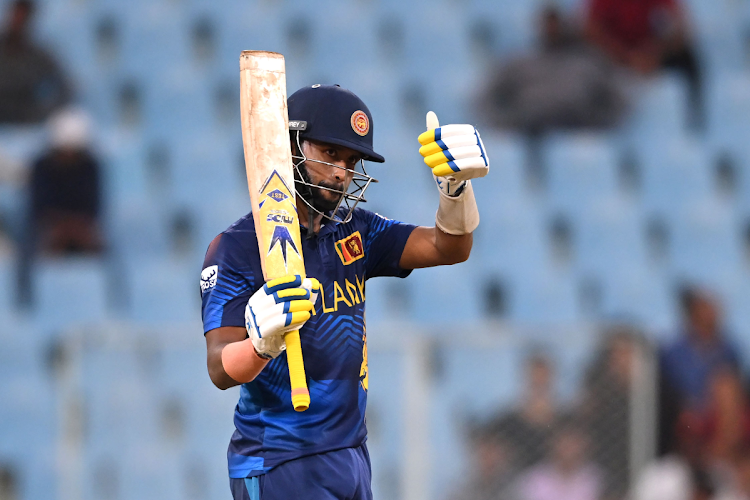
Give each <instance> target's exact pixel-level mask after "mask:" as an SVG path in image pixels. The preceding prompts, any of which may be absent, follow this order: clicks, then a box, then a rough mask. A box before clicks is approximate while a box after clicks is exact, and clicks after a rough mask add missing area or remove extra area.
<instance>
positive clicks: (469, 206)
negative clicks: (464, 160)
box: [435, 181, 479, 235]
mask: <svg viewBox="0 0 750 500" xmlns="http://www.w3.org/2000/svg"><path fill="white" fill-rule="evenodd" d="M435 225H436V226H437V227H438V229H440V230H441V231H443V232H444V233H448V234H454V235H461V234H467V233H472V232H474V230H475V229H476V228H477V226H479V209H478V208H477V201H476V199H475V198H474V188H472V187H471V181H466V187H464V190H463V191H462V192H461V194H460V195H458V196H455V197H452V196H447V195H446V194H445V193H443V191H442V190H441V191H440V204H439V205H438V210H437V214H435Z"/></svg>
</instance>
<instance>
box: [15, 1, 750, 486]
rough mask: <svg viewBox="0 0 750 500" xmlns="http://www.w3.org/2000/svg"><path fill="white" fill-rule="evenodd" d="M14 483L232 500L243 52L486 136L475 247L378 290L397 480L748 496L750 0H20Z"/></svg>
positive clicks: (393, 189)
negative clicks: (230, 241)
mask: <svg viewBox="0 0 750 500" xmlns="http://www.w3.org/2000/svg"><path fill="white" fill-rule="evenodd" d="M0 6H1V7H2V10H0V30H1V31H0V499H2V500H36V499H42V498H43V499H46V500H49V499H60V500H79V499H81V500H83V499H85V500H94V499H97V500H130V499H139V500H146V499H160V500H165V499H178V498H179V499H194V500H202V499H208V498H211V499H220V498H226V499H229V498H230V493H229V488H228V479H227V473H226V446H227V443H228V440H229V437H230V435H231V432H232V429H233V425H232V413H233V408H234V405H235V404H236V401H237V399H238V391H237V390H228V391H225V392H222V391H219V390H218V389H216V388H215V387H213V385H212V384H211V383H210V380H209V378H208V375H207V371H206V367H205V342H204V340H203V338H202V334H201V332H202V326H201V320H200V300H199V298H200V297H199V286H198V284H199V275H200V271H201V264H202V259H203V255H204V252H205V250H206V248H207V246H208V244H209V242H210V241H211V239H212V238H213V237H214V236H215V235H217V234H218V233H219V232H221V231H222V230H224V229H225V228H226V227H227V226H229V224H231V223H232V222H233V221H234V220H236V219H238V218H239V217H241V216H242V215H244V214H245V213H246V212H247V211H248V210H249V202H248V194H247V187H246V180H245V174H244V160H243V156H242V141H241V131H240V119H239V78H238V57H239V54H240V51H241V50H244V49H263V50H271V51H278V52H281V53H283V54H284V55H285V56H286V63H287V78H288V80H287V87H288V89H289V93H291V92H293V91H294V90H296V89H298V88H299V87H301V86H303V85H309V84H314V83H338V84H340V85H342V86H343V87H346V88H348V89H350V90H352V91H354V92H355V93H357V94H358V95H359V96H360V97H361V98H362V99H363V100H364V101H365V102H366V103H367V104H368V106H369V108H370V110H371V111H372V114H373V117H374V118H373V121H374V124H373V128H374V134H375V148H376V150H377V151H379V152H381V153H382V154H383V155H384V156H385V157H386V163H385V164H384V165H369V169H370V173H372V174H373V175H374V176H375V177H376V178H378V179H379V180H380V183H379V184H377V185H374V186H372V187H371V188H370V189H369V190H368V192H367V198H368V200H369V202H368V204H367V205H366V208H368V209H370V210H374V211H377V212H378V213H381V214H383V215H386V216H388V217H392V218H395V219H400V220H405V221H408V222H411V223H418V224H424V225H432V224H433V222H434V213H435V210H436V208H437V193H436V191H435V188H434V186H433V182H432V179H431V176H430V174H429V170H428V169H426V168H425V167H424V165H423V164H422V162H421V157H420V155H419V154H418V152H417V150H418V143H417V141H416V137H417V135H418V134H419V133H420V132H421V131H423V130H424V115H425V112H426V111H428V110H430V109H432V110H434V111H436V112H437V114H438V117H439V118H440V120H441V122H442V123H444V124H445V123H472V124H476V125H477V126H478V127H479V128H480V130H481V132H482V137H483V139H484V144H485V146H486V149H487V151H488V153H489V157H490V158H491V164H492V170H491V172H490V175H489V176H488V177H486V178H484V179H480V180H478V181H476V182H475V191H476V197H477V200H478V204H479V208H480V212H481V217H482V223H481V224H480V226H479V229H478V230H477V231H476V233H475V238H474V241H475V244H474V250H473V253H472V257H471V258H470V259H469V261H468V262H466V263H463V264H460V265H456V266H451V267H447V268H439V269H431V270H418V271H415V272H414V273H413V274H412V275H411V276H410V277H409V278H408V279H406V280H397V279H382V278H381V279H378V280H372V281H369V282H368V283H367V289H366V297H367V310H368V319H369V322H368V330H369V331H368V334H369V335H368V340H369V342H368V344H369V366H370V383H369V388H370V390H369V399H370V402H369V406H368V416H367V420H368V428H369V432H370V434H369V441H368V445H369V447H370V451H371V455H372V461H373V489H374V493H375V497H376V498H381V499H382V498H389V499H397V500H421V499H428V498H431V499H432V498H437V499H446V500H447V499H454V498H462V499H476V500H484V499H500V500H503V499H505V500H547V499H549V500H553V499H554V500H599V499H601V500H623V499H625V498H632V499H635V500H651V499H654V500H657V499H658V500H671V499H674V500H679V499H686V500H697V499H701V500H707V499H722V500H735V499H736V500H741V499H748V498H750V406H748V397H747V394H748V393H747V383H746V382H747V379H746V372H745V369H746V366H747V365H746V360H747V359H748V356H750V307H749V306H750V303H749V302H748V297H750V135H749V131H750V127H748V125H750V2H748V1H747V0H559V1H543V0H433V1H430V2H427V1H425V0H414V1H410V2H407V1H396V0H349V1H346V2H344V1H335V0H319V1H317V2H303V1H300V0H216V1H213V2H208V1H205V0H203V1H201V0H131V1H128V2H124V1H116V0H37V1H35V2H28V1H20V2H16V1H9V0H4V1H2V2H0Z"/></svg>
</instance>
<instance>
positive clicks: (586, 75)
mask: <svg viewBox="0 0 750 500" xmlns="http://www.w3.org/2000/svg"><path fill="white" fill-rule="evenodd" d="M539 21H540V23H539V38H540V42H541V43H540V45H541V46H540V48H539V50H538V51H537V52H536V53H534V54H530V55H527V56H524V57H519V58H517V59H515V60H512V61H510V62H508V63H507V64H504V65H502V66H501V67H500V68H499V69H498V70H496V72H495V74H494V75H490V76H489V82H490V83H489V86H488V88H487V90H486V93H485V95H484V96H483V97H482V101H481V107H480V113H482V114H483V115H484V119H485V121H487V122H488V123H489V124H490V125H493V126H495V127H499V128H508V129H514V130H517V131H520V132H523V133H526V134H529V135H531V136H535V135H538V134H540V133H543V132H546V131H549V130H552V129H560V128H563V129H568V128H601V127H610V126H612V125H614V124H616V123H617V121H618V119H619V118H620V117H621V115H622V113H623V111H624V108H625V99H624V92H623V91H622V89H621V88H620V85H619V83H618V79H617V77H616V72H615V71H613V69H614V68H613V66H612V65H611V64H610V63H609V61H608V60H607V59H606V58H604V57H602V56H601V55H600V54H599V53H598V52H597V51H595V50H592V49H591V48H590V47H588V46H587V45H585V44H584V43H582V42H581V40H580V39H579V37H578V36H576V35H574V34H573V33H571V31H570V29H569V27H568V26H567V25H566V23H565V22H564V21H563V19H562V18H561V15H560V12H559V11H558V10H557V9H556V8H554V7H547V8H546V9H544V10H543V11H542V12H541V15H540V17H539Z"/></svg>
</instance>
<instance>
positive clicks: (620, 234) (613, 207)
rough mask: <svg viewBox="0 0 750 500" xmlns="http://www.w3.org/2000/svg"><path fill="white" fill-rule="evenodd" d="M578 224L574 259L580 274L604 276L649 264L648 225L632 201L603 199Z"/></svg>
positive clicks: (583, 214)
mask: <svg viewBox="0 0 750 500" xmlns="http://www.w3.org/2000/svg"><path fill="white" fill-rule="evenodd" d="M575 224H576V230H575V233H574V245H575V252H574V255H575V259H576V267H577V269H579V270H580V271H583V272H587V273H594V274H596V275H601V274H606V273H609V272H613V271H616V269H617V268H620V267H627V266H631V265H643V264H644V263H645V262H646V260H647V258H646V257H647V256H646V250H647V249H646V241H645V234H644V230H645V223H644V221H643V217H642V215H641V211H640V209H639V207H638V206H637V205H636V204H635V203H633V202H632V201H630V200H629V199H626V198H623V197H616V198H603V199H600V200H598V201H597V202H595V203H594V204H593V205H592V206H591V210H586V211H583V212H582V213H581V214H580V215H579V216H578V217H577V219H576V221H575Z"/></svg>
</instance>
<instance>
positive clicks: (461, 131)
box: [417, 125, 474, 146]
mask: <svg viewBox="0 0 750 500" xmlns="http://www.w3.org/2000/svg"><path fill="white" fill-rule="evenodd" d="M457 135H474V126H473V125H446V126H444V127H438V128H436V129H433V130H428V131H427V132H422V133H421V134H419V137H418V138H417V140H418V141H419V143H420V144H421V145H422V146H424V145H427V144H429V143H431V142H437V141H439V140H441V139H443V140H444V139H445V138H447V137H455V136H457Z"/></svg>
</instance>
